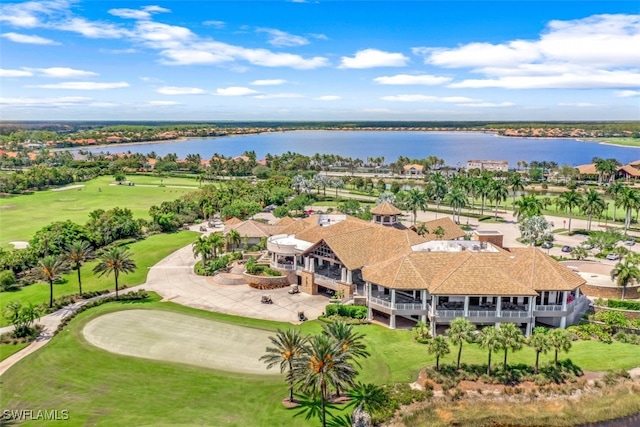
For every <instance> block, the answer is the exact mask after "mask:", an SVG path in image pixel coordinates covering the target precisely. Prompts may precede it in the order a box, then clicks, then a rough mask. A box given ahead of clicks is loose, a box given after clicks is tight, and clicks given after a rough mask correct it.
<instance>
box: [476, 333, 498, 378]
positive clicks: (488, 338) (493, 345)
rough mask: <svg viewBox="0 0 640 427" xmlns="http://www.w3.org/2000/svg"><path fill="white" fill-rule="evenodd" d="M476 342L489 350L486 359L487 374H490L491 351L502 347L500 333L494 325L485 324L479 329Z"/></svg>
mask: <svg viewBox="0 0 640 427" xmlns="http://www.w3.org/2000/svg"><path fill="white" fill-rule="evenodd" d="M478 344H479V345H480V348H486V349H487V350H489V359H488V361H487V375H491V353H493V352H494V351H498V350H500V349H501V348H502V347H501V346H500V345H501V340H500V334H499V332H498V329H496V327H495V326H487V327H486V328H483V329H482V330H481V331H480V335H478Z"/></svg>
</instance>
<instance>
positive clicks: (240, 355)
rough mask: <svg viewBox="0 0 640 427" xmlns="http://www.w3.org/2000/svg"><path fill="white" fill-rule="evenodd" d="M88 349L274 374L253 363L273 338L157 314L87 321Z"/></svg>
mask: <svg viewBox="0 0 640 427" xmlns="http://www.w3.org/2000/svg"><path fill="white" fill-rule="evenodd" d="M82 333H83V335H84V337H85V338H86V340H87V341H89V343H91V344H93V345H95V346H96V347H99V348H101V349H104V350H107V351H110V352H112V353H117V354H123V355H127V356H135V357H141V358H145V359H154V360H164V361H169V362H178V363H186V364H189V365H196V366H203V367H206V368H212V369H219V370H223V371H229V372H239V373H247V374H270V375H273V374H279V373H280V371H279V370H278V369H270V370H267V369H266V365H265V364H264V363H263V362H261V361H259V360H258V359H259V358H260V356H262V355H263V354H264V352H265V348H266V347H267V345H269V344H270V341H269V336H270V335H272V333H270V332H267V331H260V330H257V329H252V328H247V327H243V326H236V325H231V324H227V323H223V322H216V321H212V320H207V319H202V318H199V317H195V316H189V315H185V314H179V313H172V312H168V311H161V310H124V311H118V312H115V313H109V314H105V315H103V316H100V317H97V318H96V319H93V320H92V321H90V322H89V323H88V324H87V325H86V326H85V327H84V330H83V332H82Z"/></svg>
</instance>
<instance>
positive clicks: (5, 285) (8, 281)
mask: <svg viewBox="0 0 640 427" xmlns="http://www.w3.org/2000/svg"><path fill="white" fill-rule="evenodd" d="M18 288H19V286H18V283H17V281H16V275H15V274H14V273H13V271H12V270H4V271H2V272H0V291H4V292H6V291H15V290H16V289H18Z"/></svg>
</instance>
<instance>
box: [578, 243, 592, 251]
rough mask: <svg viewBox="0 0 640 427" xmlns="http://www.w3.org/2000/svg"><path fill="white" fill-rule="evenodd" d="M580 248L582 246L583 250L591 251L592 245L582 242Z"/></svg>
mask: <svg viewBox="0 0 640 427" xmlns="http://www.w3.org/2000/svg"><path fill="white" fill-rule="evenodd" d="M580 246H582V247H583V248H585V249H586V250H588V251H590V250H591V249H593V245H591V244H589V243H587V242H583V243H582V244H581V245H580Z"/></svg>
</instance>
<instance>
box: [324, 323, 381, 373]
mask: <svg viewBox="0 0 640 427" xmlns="http://www.w3.org/2000/svg"><path fill="white" fill-rule="evenodd" d="M322 329H323V331H322V332H323V333H324V334H326V335H329V336H331V337H333V338H334V339H335V340H336V341H338V343H340V345H341V347H342V350H343V351H345V352H346V353H347V359H348V360H353V361H354V363H355V364H356V365H358V366H360V363H359V362H358V361H357V360H355V358H358V357H361V358H363V359H365V358H367V357H369V356H370V354H369V352H368V351H367V346H366V345H365V344H364V342H363V339H364V335H363V334H359V333H356V332H355V331H354V329H353V325H349V324H347V323H345V322H341V321H337V322H333V323H327V324H324V325H323V326H322Z"/></svg>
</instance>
